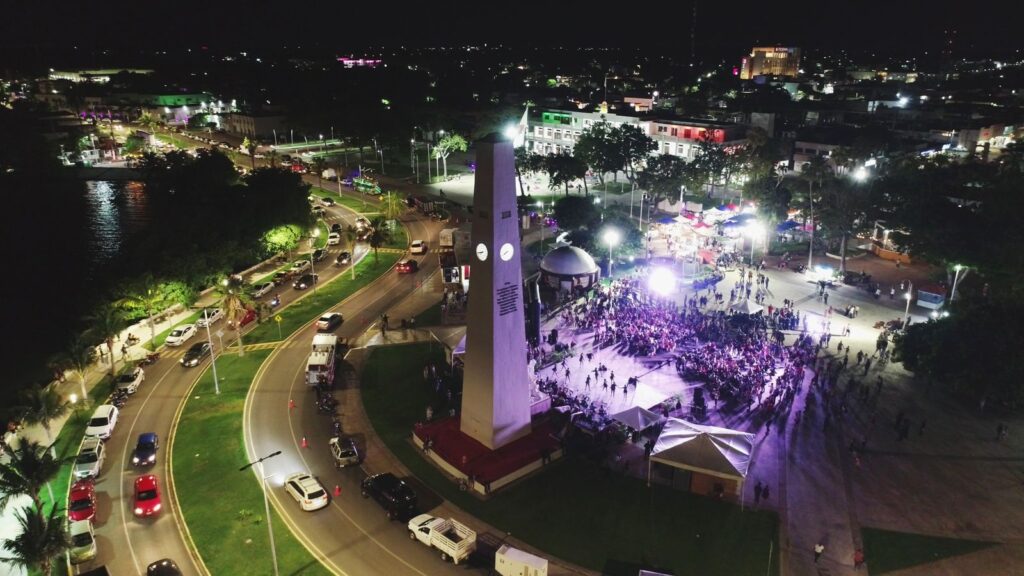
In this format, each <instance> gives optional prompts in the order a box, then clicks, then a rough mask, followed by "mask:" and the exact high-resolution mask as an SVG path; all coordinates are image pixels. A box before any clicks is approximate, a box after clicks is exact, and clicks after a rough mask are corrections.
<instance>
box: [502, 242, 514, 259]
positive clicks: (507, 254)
mask: <svg viewBox="0 0 1024 576" xmlns="http://www.w3.org/2000/svg"><path fill="white" fill-rule="evenodd" d="M515 253H516V250H515V248H513V247H512V245H511V244H509V243H508V242H506V243H504V244H502V245H501V250H500V251H498V255H499V256H501V259H502V261H503V262H508V261H509V260H511V259H512V255H513V254H515Z"/></svg>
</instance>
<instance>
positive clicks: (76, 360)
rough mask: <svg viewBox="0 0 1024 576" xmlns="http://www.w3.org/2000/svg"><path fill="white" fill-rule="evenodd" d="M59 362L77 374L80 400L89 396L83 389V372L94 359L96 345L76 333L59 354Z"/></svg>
mask: <svg viewBox="0 0 1024 576" xmlns="http://www.w3.org/2000/svg"><path fill="white" fill-rule="evenodd" d="M60 360H61V364H62V365H64V366H65V367H67V368H70V369H71V371H72V372H74V373H75V376H78V384H79V385H80V386H81V387H82V400H83V401H84V400H86V399H87V398H88V397H89V392H88V391H87V390H86V389H85V372H86V370H88V369H89V366H92V363H93V362H95V361H96V347H95V346H93V345H92V344H89V343H88V342H87V341H86V340H85V339H84V338H82V336H81V335H80V334H76V335H75V336H74V337H72V338H71V341H70V342H68V344H67V347H66V348H65V349H64V351H63V352H61V354H60Z"/></svg>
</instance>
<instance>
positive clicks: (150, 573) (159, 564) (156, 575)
mask: <svg viewBox="0 0 1024 576" xmlns="http://www.w3.org/2000/svg"><path fill="white" fill-rule="evenodd" d="M146 576H181V568H178V565H177V564H175V563H174V560H171V559H170V558H164V559H163V560H157V561H156V562H153V563H152V564H150V565H149V566H148V567H146Z"/></svg>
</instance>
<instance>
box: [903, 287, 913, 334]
mask: <svg viewBox="0 0 1024 576" xmlns="http://www.w3.org/2000/svg"><path fill="white" fill-rule="evenodd" d="M903 297H904V298H906V299H907V309H906V310H904V312H903V329H904V330H906V329H907V324H908V323H909V322H910V301H911V300H913V299H914V283H913V282H911V283H910V284H909V286H907V293H906V294H904V295H903Z"/></svg>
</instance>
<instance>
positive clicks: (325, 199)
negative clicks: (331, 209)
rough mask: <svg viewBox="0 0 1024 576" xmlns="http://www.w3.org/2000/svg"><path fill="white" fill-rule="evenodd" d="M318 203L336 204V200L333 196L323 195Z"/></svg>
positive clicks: (325, 204)
mask: <svg viewBox="0 0 1024 576" xmlns="http://www.w3.org/2000/svg"><path fill="white" fill-rule="evenodd" d="M320 203H321V204H323V205H324V206H334V205H335V204H337V202H335V201H334V198H331V197H330V196H324V197H323V198H321V199H320Z"/></svg>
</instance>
